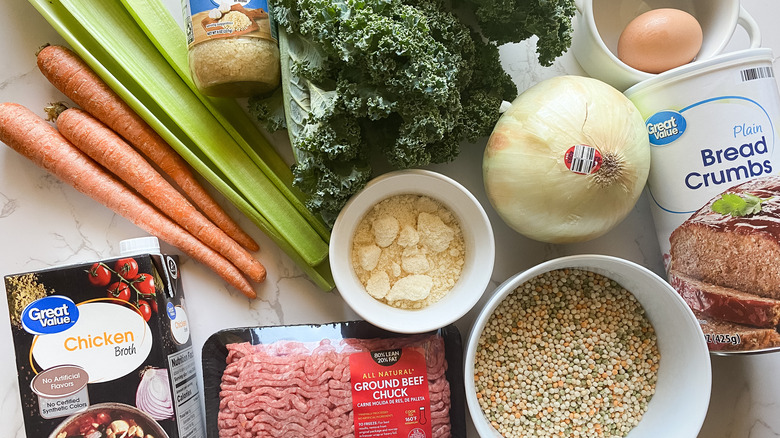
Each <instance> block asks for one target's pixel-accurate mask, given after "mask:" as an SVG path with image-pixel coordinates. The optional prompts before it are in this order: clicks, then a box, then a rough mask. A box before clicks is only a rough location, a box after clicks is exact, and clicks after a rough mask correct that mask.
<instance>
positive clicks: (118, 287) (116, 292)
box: [108, 281, 130, 302]
mask: <svg viewBox="0 0 780 438" xmlns="http://www.w3.org/2000/svg"><path fill="white" fill-rule="evenodd" d="M108 297H109V298H118V299H120V300H122V301H127V302H130V286H128V285H127V283H124V282H121V281H115V282H113V283H111V286H109V287H108Z"/></svg>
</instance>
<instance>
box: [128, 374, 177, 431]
mask: <svg viewBox="0 0 780 438" xmlns="http://www.w3.org/2000/svg"><path fill="white" fill-rule="evenodd" d="M135 404H136V406H138V409H140V410H142V411H144V412H146V413H147V414H149V416H151V417H152V418H154V419H155V420H165V419H168V418H173V397H172V396H171V386H170V383H169V379H168V370H166V369H164V368H153V367H147V368H145V369H144V370H143V371H141V382H140V383H139V384H138V390H137V391H136V393H135Z"/></svg>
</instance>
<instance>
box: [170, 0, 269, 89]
mask: <svg viewBox="0 0 780 438" xmlns="http://www.w3.org/2000/svg"><path fill="white" fill-rule="evenodd" d="M183 4H184V7H185V17H184V18H185V29H186V33H187V44H188V46H189V65H190V73H191V74H192V79H193V81H194V82H195V85H196V86H197V87H198V89H199V90H200V91H201V92H202V93H203V94H206V95H208V96H214V97H248V96H253V95H263V94H267V93H269V92H271V91H273V90H274V89H275V88H276V87H277V86H278V85H279V83H280V78H281V67H280V63H279V45H278V38H277V34H276V27H275V25H274V22H273V19H272V18H271V16H270V15H269V9H268V2H267V0H241V1H234V0H186V1H184V3H183Z"/></svg>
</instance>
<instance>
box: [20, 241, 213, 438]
mask: <svg viewBox="0 0 780 438" xmlns="http://www.w3.org/2000/svg"><path fill="white" fill-rule="evenodd" d="M120 246H121V247H122V249H123V253H122V255H121V256H120V257H117V258H111V259H105V260H100V261H97V262H94V263H85V264H76V265H70V266H64V267H54V268H48V269H44V270H39V271H34V272H25V273H21V274H14V275H7V276H5V290H6V294H7V299H8V308H9V315H10V323H11V332H12V337H13V343H14V349H15V352H16V364H17V369H18V378H19V391H20V395H21V401H22V413H23V416H24V424H25V429H26V432H27V436H28V437H30V438H42V437H52V438H71V437H74V438H75V437H92V436H94V437H104V436H105V437H109V436H110V437H113V436H116V437H119V436H128V437H129V436H138V437H144V438H166V437H167V438H184V437H187V438H203V437H205V436H206V433H205V423H204V420H203V416H202V413H201V400H202V397H201V394H200V391H199V389H198V381H197V377H196V371H197V363H196V361H195V355H194V352H193V348H192V342H191V339H190V323H189V320H188V318H187V313H186V311H185V303H184V296H183V292H182V285H181V277H180V275H179V274H180V272H179V269H178V258H177V257H176V256H171V255H164V254H159V244H158V242H157V239H156V238H143V239H140V240H138V239H133V240H129V241H122V242H121V244H120Z"/></svg>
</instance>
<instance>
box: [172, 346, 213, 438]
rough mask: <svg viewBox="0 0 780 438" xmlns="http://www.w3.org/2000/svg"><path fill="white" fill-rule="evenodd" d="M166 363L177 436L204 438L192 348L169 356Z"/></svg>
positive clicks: (204, 432)
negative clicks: (168, 370) (174, 408)
mask: <svg viewBox="0 0 780 438" xmlns="http://www.w3.org/2000/svg"><path fill="white" fill-rule="evenodd" d="M168 363H169V365H170V370H171V381H172V382H173V399H174V404H175V406H176V417H177V424H178V426H179V436H182V437H185V436H186V437H191V438H205V437H206V431H205V426H204V424H203V417H202V416H201V411H200V403H199V397H198V381H197V375H196V367H195V366H196V362H195V354H194V353H193V351H192V347H189V348H186V349H184V350H181V351H177V352H176V353H174V354H171V355H170V356H168Z"/></svg>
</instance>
